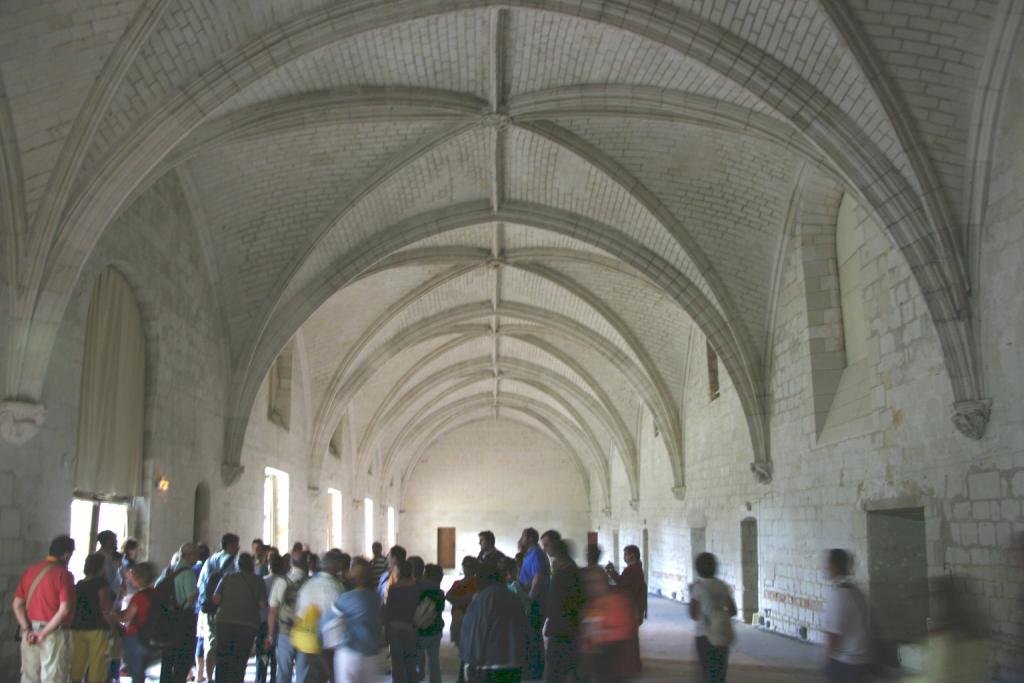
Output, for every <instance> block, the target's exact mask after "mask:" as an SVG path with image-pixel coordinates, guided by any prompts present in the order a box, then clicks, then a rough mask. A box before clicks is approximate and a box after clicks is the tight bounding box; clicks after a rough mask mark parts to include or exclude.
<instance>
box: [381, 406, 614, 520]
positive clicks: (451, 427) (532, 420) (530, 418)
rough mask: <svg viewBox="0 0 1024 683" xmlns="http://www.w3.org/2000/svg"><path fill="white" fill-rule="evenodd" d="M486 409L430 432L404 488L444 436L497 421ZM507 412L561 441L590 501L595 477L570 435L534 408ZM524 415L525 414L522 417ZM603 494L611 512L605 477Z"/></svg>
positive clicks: (406, 472) (411, 461) (404, 477)
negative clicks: (483, 423)
mask: <svg viewBox="0 0 1024 683" xmlns="http://www.w3.org/2000/svg"><path fill="white" fill-rule="evenodd" d="M481 410H482V411H483V412H482V413H480V414H477V413H474V412H470V413H461V414H458V415H455V416H452V417H449V418H446V419H443V420H441V421H440V422H439V423H438V424H437V425H436V426H435V427H434V428H433V429H431V430H430V432H429V433H428V434H427V435H426V436H425V437H423V439H421V441H420V444H419V445H418V446H417V447H416V450H415V453H414V454H413V456H412V457H411V458H409V460H408V462H407V464H406V466H405V469H404V471H403V473H402V479H401V485H402V488H403V489H404V487H405V484H406V482H407V481H409V480H410V478H411V477H412V474H413V472H415V470H416V468H417V467H418V466H419V464H420V461H421V460H422V459H423V456H424V455H425V454H426V452H427V451H428V450H430V448H431V446H433V445H434V444H436V443H437V442H438V441H440V440H441V439H443V438H444V437H445V436H446V435H447V434H450V433H451V432H454V431H455V430H457V429H461V428H463V427H468V426H469V425H473V424H478V423H480V422H491V421H493V420H494V415H493V414H491V413H489V412H488V411H487V410H486V409H481ZM506 412H511V413H513V415H512V416H510V415H507V414H506V415H503V416H502V419H503V420H510V421H512V422H516V423H519V424H522V425H523V426H525V427H528V428H530V429H534V430H537V431H538V432H540V433H541V434H546V435H548V436H550V437H551V438H552V439H554V440H555V441H556V442H558V444H559V445H561V446H562V448H564V449H565V450H566V452H567V453H569V454H570V456H571V457H572V460H573V464H574V465H575V466H576V471H577V472H578V473H579V475H580V478H581V479H582V480H583V490H584V492H585V493H586V496H587V499H588V501H589V500H590V497H591V490H592V487H591V481H592V480H593V479H594V478H595V477H591V476H590V473H589V472H587V470H586V468H585V467H583V465H582V460H581V459H580V458H579V456H578V455H577V448H576V447H575V446H574V445H573V444H572V442H571V440H570V439H569V438H568V437H566V435H565V434H563V433H562V432H561V431H559V430H558V428H557V425H556V424H555V423H553V422H552V421H551V420H549V419H545V418H544V417H543V416H542V415H538V414H534V413H533V411H530V410H528V409H525V408H524V409H518V408H510V409H509V410H508V411H506ZM520 416H521V417H520ZM596 479H597V482H598V485H599V488H600V496H601V504H602V510H605V511H607V510H608V509H610V507H611V497H610V489H609V486H608V482H607V481H606V480H605V479H603V478H602V477H601V476H598V477H596Z"/></svg>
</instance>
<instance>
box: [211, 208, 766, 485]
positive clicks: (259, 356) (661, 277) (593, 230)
mask: <svg viewBox="0 0 1024 683" xmlns="http://www.w3.org/2000/svg"><path fill="white" fill-rule="evenodd" d="M494 221H502V222H506V223H514V224H519V225H524V226H527V227H535V228H539V229H543V230H548V231H551V232H555V233H557V234H561V235H567V236H570V237H573V238H575V239H579V240H581V241H582V242H584V243H587V244H590V245H592V246H595V247H598V248H599V249H601V250H603V251H606V252H608V253H610V254H615V255H616V256H617V257H618V258H619V259H620V260H621V261H622V262H623V263H625V264H626V265H628V266H630V267H632V268H634V269H636V270H637V271H639V272H641V273H646V274H647V276H648V277H649V278H650V280H651V281H652V282H653V283H654V284H655V285H656V286H658V287H660V288H661V289H663V290H664V291H665V292H666V293H667V294H668V295H669V296H671V297H672V298H673V299H675V300H676V301H677V302H678V303H679V304H680V305H681V307H682V308H683V310H684V311H686V312H687V313H688V314H689V315H690V317H691V318H693V320H694V322H695V323H696V324H697V325H698V326H699V327H700V328H701V330H702V331H703V332H704V333H705V335H706V336H707V337H708V338H709V339H712V343H713V344H714V345H715V347H716V349H717V350H718V353H719V357H720V358H721V359H722V362H723V365H725V367H726V370H727V371H728V372H729V373H730V376H731V377H732V378H733V383H734V386H736V389H737V393H738V395H739V398H740V401H741V404H742V405H743V408H744V412H745V414H746V416H747V424H748V429H749V431H750V435H751V441H752V445H753V452H754V457H755V461H756V462H758V463H760V465H759V467H761V469H762V471H770V460H769V455H768V440H767V425H766V414H765V410H764V391H763V388H762V378H761V377H760V372H759V370H758V366H757V363H756V361H754V360H753V359H751V358H750V357H749V356H747V355H746V354H745V353H744V348H743V346H742V344H740V343H739V342H738V341H737V340H736V339H735V337H734V336H733V335H732V333H731V331H730V329H729V326H728V325H727V324H726V323H725V321H724V320H723V318H722V316H721V314H720V313H718V311H717V309H716V307H715V306H714V305H713V304H712V303H711V302H710V301H709V300H707V298H706V297H705V296H704V295H703V294H702V293H701V292H700V291H699V289H698V288H696V287H695V286H694V285H693V284H692V283H691V282H690V281H689V280H687V278H686V277H685V276H684V275H683V274H682V273H680V272H678V271H677V270H676V269H675V267H674V266H673V265H672V264H670V263H668V262H666V261H665V260H664V259H663V258H661V257H660V256H659V255H658V254H656V253H654V252H653V251H651V250H649V249H647V248H646V247H643V246H642V245H639V244H637V243H636V242H635V241H634V240H632V239H631V238H628V237H627V236H625V235H622V234H621V233H619V232H618V231H616V230H614V229H612V228H610V227H609V226H606V225H603V224H600V223H597V222H596V221H592V220H590V219H587V218H585V217H582V216H579V215H577V214H572V213H569V212H564V211H557V210H553V209H550V208H548V207H543V206H536V205H531V204H522V203H514V202H509V203H507V204H506V205H505V206H504V207H502V209H500V210H499V211H497V212H494V211H492V210H491V208H490V207H489V205H488V204H487V203H476V202H470V203H467V204H462V205H456V206H453V207H450V208H448V209H445V210H444V211H433V212H427V213H426V214H421V215H419V216H415V217H413V218H412V219H409V220H406V221H403V222H401V223H398V224H396V225H394V226H393V227H392V228H391V229H389V230H388V231H386V232H385V234H384V235H383V236H380V237H376V238H374V239H372V240H370V241H368V242H367V243H365V244H363V245H360V246H358V247H356V248H354V249H353V250H351V252H350V253H352V252H355V255H354V256H346V257H345V258H344V259H343V260H341V261H339V262H337V263H336V264H335V266H334V267H333V268H332V269H331V275H328V276H325V277H323V278H320V279H319V280H318V281H317V282H315V283H313V284H312V285H311V286H310V287H309V288H307V289H305V290H302V291H299V292H298V293H297V294H296V296H295V297H294V299H293V300H291V301H289V302H287V303H286V304H283V305H280V306H278V308H277V310H278V311H280V314H279V316H278V317H277V318H276V319H272V320H270V321H269V322H268V323H267V324H266V326H265V327H264V329H263V330H262V331H261V335H260V338H259V339H258V340H257V343H255V344H254V345H253V346H252V349H251V351H250V353H249V354H248V359H247V360H246V361H244V362H243V363H241V364H240V365H239V368H240V369H239V372H238V374H237V375H236V377H235V380H234V384H235V386H234V388H233V394H234V397H235V399H234V400H235V403H234V408H233V409H232V412H233V414H234V417H233V418H232V420H231V422H230V424H229V425H228V430H229V433H228V435H227V439H228V444H227V455H226V457H227V458H228V459H236V460H237V457H238V453H239V451H240V448H241V438H242V436H243V435H244V430H245V423H246V420H247V418H246V417H245V416H246V415H248V411H247V408H248V406H249V405H250V404H251V400H252V399H251V396H252V395H254V391H255V390H256V389H258V383H256V382H255V379H254V377H255V374H256V373H260V372H261V371H264V372H265V367H266V366H267V365H268V364H269V362H270V360H271V358H270V357H271V355H272V354H273V352H274V351H273V350H274V349H276V348H279V347H280V345H281V344H283V341H284V340H285V339H287V338H288V337H289V336H290V334H291V333H292V332H293V331H294V330H296V329H298V327H299V326H300V325H301V324H302V323H303V322H304V321H305V319H306V318H307V317H308V316H309V315H310V314H311V313H312V312H313V311H314V310H316V308H318V307H319V306H320V304H321V303H322V302H323V301H325V300H326V299H327V297H328V296H330V295H331V294H333V293H334V292H335V291H337V290H338V289H341V288H342V287H344V286H346V285H347V284H350V283H351V282H353V281H354V280H355V279H356V278H357V277H358V276H359V275H360V274H361V273H362V272H363V271H365V270H366V269H367V268H370V267H372V266H373V264H374V263H377V262H379V261H380V260H382V259H384V258H386V257H387V256H388V255H389V254H392V253H394V252H396V251H399V250H400V249H402V248H404V247H407V246H409V245H412V244H414V243H415V242H418V241H420V240H422V239H425V238H427V237H430V236H432V235H437V234H441V233H444V232H448V231H450V230H455V229H458V228H463V227H469V226H474V225H479V224H481V223H491V222H494ZM480 314H481V315H484V314H488V315H489V314H490V309H489V306H488V307H487V311H484V310H483V309H481V313H480ZM260 376H262V375H260ZM254 385H255V386H254ZM651 404H652V405H655V403H654V402H653V401H652V402H651ZM674 475H675V478H676V486H677V487H679V488H681V487H682V486H684V485H685V484H684V473H683V471H682V464H681V463H679V462H676V463H674ZM768 478H769V479H770V476H769V477H768Z"/></svg>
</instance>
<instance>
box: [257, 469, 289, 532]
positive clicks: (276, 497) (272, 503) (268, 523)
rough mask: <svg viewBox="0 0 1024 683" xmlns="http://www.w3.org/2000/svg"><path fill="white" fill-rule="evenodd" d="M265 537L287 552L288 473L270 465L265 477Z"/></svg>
mask: <svg viewBox="0 0 1024 683" xmlns="http://www.w3.org/2000/svg"><path fill="white" fill-rule="evenodd" d="M263 538H264V539H265V540H266V542H267V543H269V544H270V545H273V546H276V547H278V548H280V549H281V552H287V551H288V550H289V549H290V548H289V546H288V473H287V472H282V471H281V470H278V469H274V468H273V467H268V468H266V470H265V471H264V477H263Z"/></svg>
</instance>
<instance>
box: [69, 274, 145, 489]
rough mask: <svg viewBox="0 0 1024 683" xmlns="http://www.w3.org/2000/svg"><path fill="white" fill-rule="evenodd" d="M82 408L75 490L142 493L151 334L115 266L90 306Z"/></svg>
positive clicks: (99, 285) (100, 283) (101, 281)
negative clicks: (148, 353) (143, 327)
mask: <svg viewBox="0 0 1024 683" xmlns="http://www.w3.org/2000/svg"><path fill="white" fill-rule="evenodd" d="M84 361H85V362H84V364H83V368H82V395H81V403H80V405H79V409H78V462H77V465H76V468H75V490H76V491H78V492H79V493H89V494H94V495H98V496H119V497H120V496H137V495H139V493H140V486H139V484H140V479H141V471H142V430H143V417H144V414H145V403H146V394H145V392H146V377H145V369H146V338H145V335H144V334H143V331H142V316H141V315H140V314H139V305H138V303H137V302H136V301H135V296H134V294H132V290H131V287H130V286H129V284H128V282H127V281H126V280H125V279H124V277H123V276H122V275H121V274H120V273H119V272H117V270H115V269H114V268H107V269H106V270H105V271H104V272H103V273H102V274H101V275H100V277H99V280H98V281H97V283H96V288H95V289H94V290H93V294H92V301H91V302H90V304H89V319H88V322H87V325H86V333H85V359H84Z"/></svg>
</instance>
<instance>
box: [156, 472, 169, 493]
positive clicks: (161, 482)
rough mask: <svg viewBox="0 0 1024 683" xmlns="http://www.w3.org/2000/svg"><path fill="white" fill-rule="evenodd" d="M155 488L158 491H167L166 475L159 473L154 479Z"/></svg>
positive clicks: (167, 481) (167, 480)
mask: <svg viewBox="0 0 1024 683" xmlns="http://www.w3.org/2000/svg"><path fill="white" fill-rule="evenodd" d="M156 490H157V491H159V492H160V493H167V492H168V491H170V490H171V482H170V480H169V479H168V478H167V477H165V476H163V475H160V478H159V479H157V480H156Z"/></svg>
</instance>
